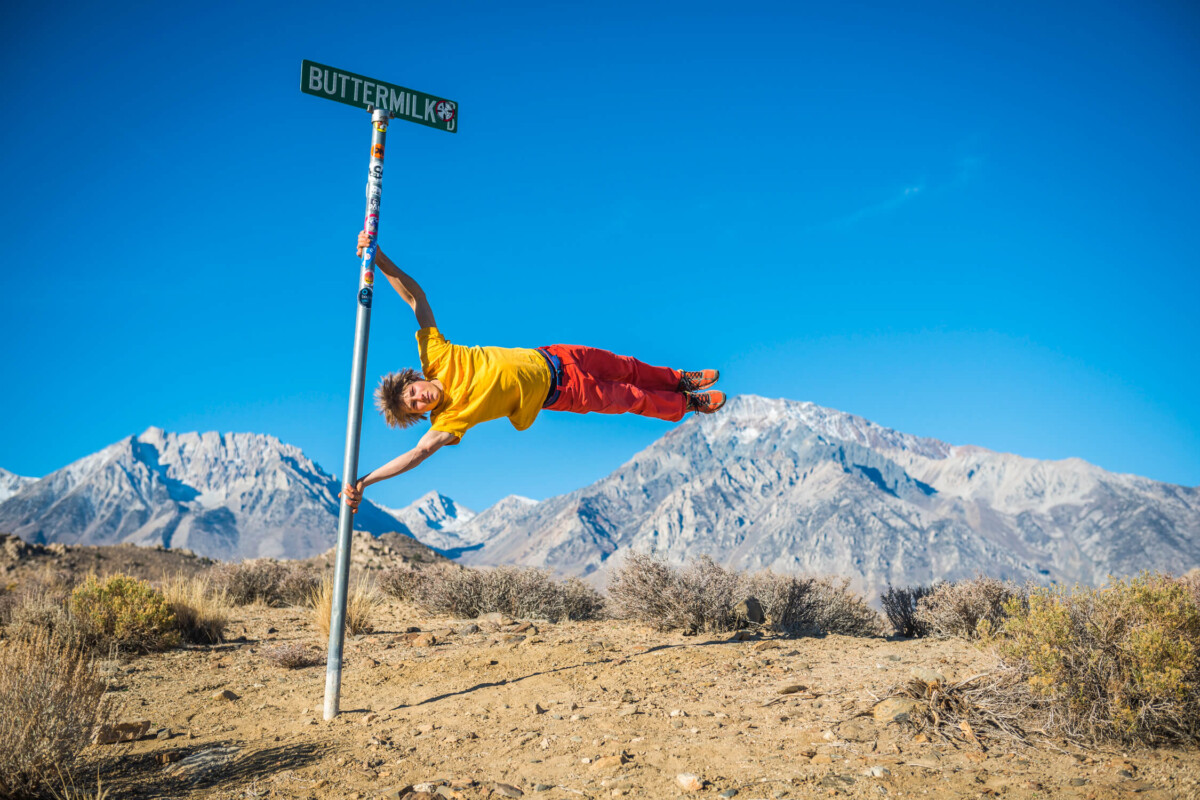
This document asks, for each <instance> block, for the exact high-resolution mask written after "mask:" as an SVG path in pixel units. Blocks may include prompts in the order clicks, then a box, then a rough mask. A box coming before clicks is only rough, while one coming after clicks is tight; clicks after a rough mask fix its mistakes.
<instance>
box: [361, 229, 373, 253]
mask: <svg viewBox="0 0 1200 800" xmlns="http://www.w3.org/2000/svg"><path fill="white" fill-rule="evenodd" d="M370 243H371V237H370V236H369V235H368V234H367V232H366V231H359V232H358V257H359V258H362V254H363V250H366V249H367V245H369V244H370Z"/></svg>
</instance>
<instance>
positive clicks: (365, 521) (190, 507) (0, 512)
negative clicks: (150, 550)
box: [0, 427, 408, 560]
mask: <svg viewBox="0 0 1200 800" xmlns="http://www.w3.org/2000/svg"><path fill="white" fill-rule="evenodd" d="M338 490H339V484H338V482H337V481H336V479H335V478H334V477H333V476H332V475H329V474H328V473H326V472H325V471H324V470H322V469H321V468H320V466H318V465H317V464H315V463H314V462H313V461H311V460H310V459H309V458H307V457H306V456H305V455H304V453H303V452H302V451H301V450H300V449H299V448H297V447H294V446H292V445H288V444H285V443H283V442H280V441H279V440H278V439H276V438H275V437H273V436H265V435H262V434H250V433H227V434H220V433H216V432H208V433H182V434H175V433H168V432H166V431H164V430H162V429H161V428H157V427H151V428H148V429H147V430H146V431H144V432H143V433H142V434H141V435H139V436H130V437H127V438H125V439H122V440H121V441H119V442H115V443H113V444H112V445H109V446H108V447H105V448H104V449H102V450H100V451H99V452H96V453H92V454H91V455H88V456H85V457H83V458H81V459H79V460H78V461H75V462H73V463H71V464H68V465H67V466H65V467H63V468H62V469H59V470H57V471H55V472H52V473H51V474H49V475H47V476H46V477H44V478H42V479H40V480H37V481H35V482H33V483H30V484H27V485H25V486H23V487H22V488H21V489H20V490H19V491H17V492H16V493H15V494H14V495H13V496H12V497H9V498H8V499H6V500H5V501H3V502H2V503H0V530H3V531H9V532H12V533H15V534H17V535H18V536H20V537H21V538H23V539H25V540H26V541H30V542H36V543H40V544H46V543H50V542H63V543H65V544H117V543H121V542H131V543H134V544H141V545H158V544H161V545H165V546H168V547H186V548H189V549H191V550H193V551H195V552H197V553H199V554H201V555H206V556H210V557H213V558H220V559H225V560H236V559H243V558H255V557H260V556H270V557H275V558H308V557H310V556H313V555H317V554H318V553H321V552H324V551H325V550H328V549H329V548H330V547H331V546H333V544H334V541H335V539H336V535H337V517H338V511H339V500H338V497H337V493H338ZM354 524H355V527H356V528H357V529H360V530H365V531H368V532H370V533H373V534H375V535H379V534H382V533H387V532H390V531H398V532H401V533H408V531H407V529H406V528H405V527H404V525H403V524H402V523H400V522H399V521H397V520H396V519H395V518H394V517H392V516H391V515H390V514H387V513H386V512H384V511H383V510H381V509H380V508H379V507H377V506H375V505H374V504H372V503H370V502H369V501H366V502H364V503H363V505H362V506H360V508H359V511H358V513H357V514H356V515H355V518H354Z"/></svg>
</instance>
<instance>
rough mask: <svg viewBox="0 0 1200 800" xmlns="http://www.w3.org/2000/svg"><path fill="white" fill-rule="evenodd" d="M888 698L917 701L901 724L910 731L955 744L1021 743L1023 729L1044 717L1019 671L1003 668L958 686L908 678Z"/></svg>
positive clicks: (956, 683)
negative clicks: (1004, 741)
mask: <svg viewBox="0 0 1200 800" xmlns="http://www.w3.org/2000/svg"><path fill="white" fill-rule="evenodd" d="M888 696H889V697H906V698H909V699H911V700H914V701H916V708H915V709H914V711H913V712H911V713H909V715H908V718H907V720H905V724H906V725H907V727H909V728H910V729H911V730H913V731H914V732H922V733H925V734H926V735H927V736H929V737H930V738H937V739H943V740H948V741H952V742H955V743H959V744H961V743H963V742H966V743H967V744H972V745H977V746H983V745H984V744H985V743H986V742H988V740H1008V741H1018V742H1023V743H1025V742H1027V739H1026V733H1025V728H1026V726H1028V725H1029V723H1030V722H1031V721H1033V720H1037V719H1040V718H1041V717H1042V711H1041V708H1040V707H1039V702H1038V701H1037V699H1036V698H1035V697H1033V695H1032V694H1031V693H1030V692H1029V690H1028V688H1027V687H1026V686H1025V684H1024V682H1023V681H1022V680H1021V677H1020V675H1019V674H1018V673H1017V671H1016V670H1013V669H1011V668H1006V667H1003V666H998V667H996V668H995V669H993V670H990V671H988V672H985V673H982V674H979V675H973V676H971V677H969V678H967V679H966V680H961V681H957V682H943V681H940V680H935V681H933V682H927V681H925V680H923V679H921V678H918V677H912V678H910V679H909V680H908V681H907V682H905V683H903V684H901V685H900V686H898V687H896V688H895V689H893V690H892V691H891V692H889V693H888Z"/></svg>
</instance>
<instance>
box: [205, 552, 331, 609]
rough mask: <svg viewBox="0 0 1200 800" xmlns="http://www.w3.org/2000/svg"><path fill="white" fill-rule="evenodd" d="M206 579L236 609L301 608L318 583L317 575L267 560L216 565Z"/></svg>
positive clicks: (258, 559)
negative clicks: (256, 606)
mask: <svg viewBox="0 0 1200 800" xmlns="http://www.w3.org/2000/svg"><path fill="white" fill-rule="evenodd" d="M208 578H209V579H210V580H211V581H212V583H213V585H214V586H215V587H217V588H218V589H220V590H222V591H224V593H225V595H226V597H228V598H229V602H230V603H233V604H234V605H237V606H245V605H250V604H251V603H263V604H265V605H268V606H298V605H303V604H305V603H307V602H308V599H309V597H310V596H311V595H312V593H313V591H314V590H316V589H317V588H318V587H319V585H320V582H321V579H320V578H319V577H318V576H317V575H315V574H314V573H313V572H311V571H310V570H306V569H305V568H304V567H301V566H300V565H298V564H280V563H279V562H278V561H273V560H271V559H269V558H255V559H250V560H249V561H242V562H238V563H228V564H218V565H216V566H215V567H212V568H211V569H210V570H209V571H208Z"/></svg>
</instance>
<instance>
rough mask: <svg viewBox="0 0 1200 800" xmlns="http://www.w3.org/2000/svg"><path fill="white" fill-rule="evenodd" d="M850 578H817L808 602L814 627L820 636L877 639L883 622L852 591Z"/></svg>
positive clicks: (881, 630) (877, 613) (875, 612)
mask: <svg viewBox="0 0 1200 800" xmlns="http://www.w3.org/2000/svg"><path fill="white" fill-rule="evenodd" d="M849 587H850V579H849V578H818V579H816V580H815V581H813V584H812V590H811V592H810V599H809V600H808V604H809V608H810V611H809V613H810V614H811V615H812V621H813V626H814V627H815V628H816V629H817V630H818V631H820V632H821V633H837V634H841V635H842V636H879V635H880V634H881V633H883V620H882V619H880V617H879V612H877V611H876V610H875V609H873V608H871V607H870V606H869V605H867V601H866V600H864V599H862V597H861V596H860V595H857V594H855V593H854V592H851V591H850V589H849Z"/></svg>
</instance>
